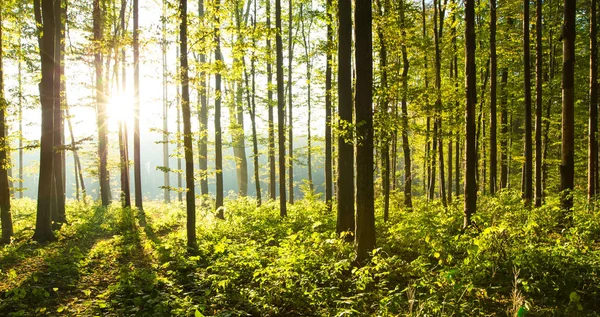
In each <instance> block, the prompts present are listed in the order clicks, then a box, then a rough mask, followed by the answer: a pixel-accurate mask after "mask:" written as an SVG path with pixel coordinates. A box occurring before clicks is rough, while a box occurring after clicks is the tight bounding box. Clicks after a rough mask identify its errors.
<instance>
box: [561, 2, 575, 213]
mask: <svg viewBox="0 0 600 317" xmlns="http://www.w3.org/2000/svg"><path fill="white" fill-rule="evenodd" d="M575 14H576V6H575V0H564V22H563V23H564V24H563V78H562V148H561V166H560V172H561V173H560V190H561V192H562V197H561V204H562V208H563V210H564V211H565V213H567V216H568V217H569V218H568V219H570V212H571V209H572V208H573V196H572V194H573V193H572V192H571V191H572V190H573V180H574V176H575V175H574V174H575V160H574V156H575V147H574V143H575V134H574V132H575V131H574V130H575V129H574V126H575V117H574V115H575V93H574V90H575V89H574V77H575V75H574V73H575V28H576V25H575Z"/></svg>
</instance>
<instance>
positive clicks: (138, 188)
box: [133, 0, 143, 211]
mask: <svg viewBox="0 0 600 317" xmlns="http://www.w3.org/2000/svg"><path fill="white" fill-rule="evenodd" d="M139 37H140V31H139V0H133V93H134V97H133V98H134V101H133V162H134V178H135V179H134V181H135V206H136V207H137V208H138V209H139V210H140V211H142V210H143V203H142V201H143V197H142V160H141V153H140V45H139Z"/></svg>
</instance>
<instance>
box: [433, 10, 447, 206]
mask: <svg viewBox="0 0 600 317" xmlns="http://www.w3.org/2000/svg"><path fill="white" fill-rule="evenodd" d="M433 5H434V6H435V8H434V22H433V29H434V33H435V34H434V42H435V43H434V45H435V88H436V101H435V103H436V113H437V117H436V122H437V129H436V130H437V133H436V137H437V143H438V145H437V147H438V151H439V153H438V157H439V161H440V163H439V164H440V196H441V198H442V204H443V205H444V206H447V205H448V203H447V201H446V180H445V179H444V138H443V137H442V135H443V129H442V91H441V89H442V75H441V72H442V57H441V52H440V41H441V38H442V34H443V31H444V11H445V10H442V4H441V3H440V2H439V0H434V1H433ZM434 174H435V173H434Z"/></svg>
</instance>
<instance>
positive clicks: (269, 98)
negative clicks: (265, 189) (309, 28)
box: [266, 0, 277, 200]
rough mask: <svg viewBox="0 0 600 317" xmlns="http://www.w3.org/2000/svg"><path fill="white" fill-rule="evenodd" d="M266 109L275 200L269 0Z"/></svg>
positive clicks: (272, 186) (270, 179)
mask: <svg viewBox="0 0 600 317" xmlns="http://www.w3.org/2000/svg"><path fill="white" fill-rule="evenodd" d="M266 2H267V8H266V11H267V12H266V15H267V57H266V60H267V107H268V121H269V122H268V127H269V131H268V133H269V145H268V152H269V153H268V154H269V198H270V199H273V200H275V196H276V189H275V187H276V186H275V185H276V183H277V180H276V177H275V125H274V123H273V119H274V118H273V117H274V114H273V89H272V88H273V70H272V62H271V60H272V55H273V52H272V51H271V0H267V1H266Z"/></svg>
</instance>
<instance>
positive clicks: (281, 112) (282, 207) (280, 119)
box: [275, 0, 292, 217]
mask: <svg viewBox="0 0 600 317" xmlns="http://www.w3.org/2000/svg"><path fill="white" fill-rule="evenodd" d="M275 29H276V35H275V46H276V47H275V50H276V51H277V66H276V67H277V134H278V143H279V215H280V216H281V217H285V216H287V208H286V198H285V197H286V196H285V127H284V120H285V99H284V92H283V88H284V87H283V40H282V39H281V32H282V28H281V0H275ZM291 194H292V193H290V195H291Z"/></svg>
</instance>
